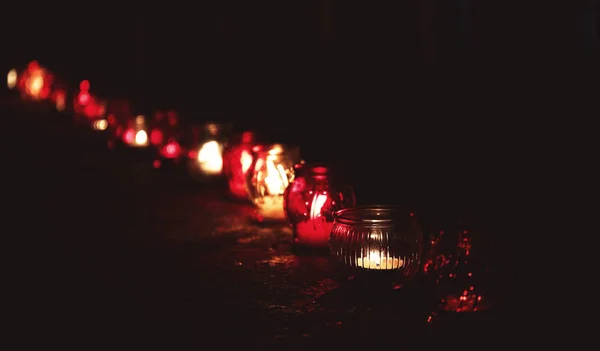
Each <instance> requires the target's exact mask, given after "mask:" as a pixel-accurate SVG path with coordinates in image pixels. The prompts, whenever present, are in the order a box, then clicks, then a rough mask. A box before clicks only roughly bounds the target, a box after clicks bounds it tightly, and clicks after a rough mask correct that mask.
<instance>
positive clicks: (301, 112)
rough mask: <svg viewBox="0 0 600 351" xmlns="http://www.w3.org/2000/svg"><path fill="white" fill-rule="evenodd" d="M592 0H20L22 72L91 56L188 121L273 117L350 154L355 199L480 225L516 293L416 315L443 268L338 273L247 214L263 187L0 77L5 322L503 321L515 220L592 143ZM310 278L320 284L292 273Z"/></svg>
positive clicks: (527, 213) (143, 99)
mask: <svg viewBox="0 0 600 351" xmlns="http://www.w3.org/2000/svg"><path fill="white" fill-rule="evenodd" d="M583 3H584V2H581V4H583ZM581 4H579V2H578V3H577V4H572V6H566V5H564V4H562V5H561V6H558V5H554V4H551V2H544V4H540V5H539V6H534V5H533V4H522V3H521V2H517V1H496V0H494V1H474V0H472V1H470V0H455V1H440V0H423V1H416V0H415V1H403V2H397V3H394V4H392V3H390V4H383V3H382V4H379V3H375V2H373V3H369V4H366V2H365V3H362V4H352V3H351V2H345V1H325V0H322V1H301V2H293V3H292V2H290V3H288V2H282V1H279V2H275V1H274V2H264V3H263V2H260V3H251V2H243V3H242V2H233V1H219V2H216V1H213V2H207V3H198V4H193V5H194V6H192V5H188V6H184V7H182V8H177V7H175V6H174V5H168V4H166V5H164V6H163V4H161V5H148V6H147V7H145V8H143V9H139V11H138V12H137V13H133V12H127V11H130V10H127V9H124V8H123V9H121V8H112V7H111V8H103V9H94V8H93V7H92V8H91V9H90V10H89V11H84V10H82V9H79V8H77V9H74V8H64V9H58V8H54V9H47V10H42V9H39V11H34V13H30V11H25V10H24V9H22V10H21V11H20V12H15V16H13V17H11V18H8V19H7V20H5V21H4V20H3V21H2V23H1V24H0V31H1V32H2V33H5V34H4V35H3V43H2V45H3V48H6V50H4V49H3V54H2V57H1V58H0V67H2V69H3V70H4V69H5V68H6V69H5V71H7V72H8V69H10V68H12V67H19V68H23V67H25V66H26V65H27V64H28V63H29V62H30V61H31V60H34V59H35V60H39V62H40V63H41V64H42V65H43V66H45V67H48V68H49V69H50V70H52V72H53V73H55V74H56V75H57V76H59V77H61V79H64V80H65V81H67V82H68V84H69V94H73V92H74V91H75V90H76V89H77V86H79V82H81V81H82V80H84V79H87V80H89V81H90V84H91V90H92V91H93V92H94V94H98V95H99V96H102V97H103V98H106V99H116V98H122V99H125V100H127V101H130V102H131V105H132V106H133V110H134V113H135V114H146V115H151V114H153V113H154V112H155V111H157V110H166V109H174V110H176V111H178V112H179V113H180V114H181V116H182V120H185V122H186V123H187V124H192V123H193V122H198V123H200V122H204V121H209V120H210V121H213V120H214V121H219V122H231V123H233V124H234V125H235V127H234V130H235V131H236V132H239V131H243V130H247V129H255V130H258V131H260V132H261V133H263V134H264V135H265V139H269V140H272V141H277V142H282V143H285V144H291V145H298V146H299V147H300V150H301V154H302V158H303V159H305V160H308V161H326V162H329V163H332V164H335V165H337V166H339V168H340V170H341V173H342V174H343V175H344V177H345V178H347V179H348V181H349V183H350V184H352V186H353V188H354V190H355V192H356V197H357V203H358V204H393V205H398V206H401V207H406V208H409V209H411V210H414V211H415V212H416V213H417V214H418V218H419V220H420V221H421V223H422V226H423V228H424V230H425V232H426V233H425V234H426V235H429V234H431V233H439V232H440V231H441V230H448V231H452V233H454V234H456V233H460V232H461V231H462V229H464V228H463V226H465V227H468V228H469V230H474V231H477V232H481V233H485V234H484V235H483V236H482V237H483V239H482V241H483V243H482V244H481V245H482V247H484V248H485V250H486V253H487V254H488V257H489V260H490V261H494V262H495V265H492V268H490V271H492V272H493V273H494V274H496V275H497V276H500V277H501V279H500V280H499V281H501V283H496V288H498V285H500V286H501V287H500V288H499V289H497V290H496V291H497V294H498V295H501V296H502V298H499V299H498V302H497V306H501V308H502V309H501V311H500V312H498V314H494V313H495V312H489V311H486V312H485V313H482V314H480V315H482V317H481V318H480V319H478V317H471V316H472V315H469V314H462V315H461V314H459V316H456V315H454V314H449V315H450V316H451V317H449V318H448V319H444V321H443V322H440V323H435V324H432V325H433V326H432V327H423V328H422V325H421V324H417V323H416V322H414V321H416V320H419V321H420V322H422V320H421V319H424V320H425V319H426V318H427V312H429V311H430V309H431V306H430V303H431V301H430V300H427V301H425V299H426V298H428V297H430V296H429V295H428V294H431V290H428V287H427V284H428V282H422V281H419V284H422V285H423V286H420V285H419V284H417V287H416V288H413V287H409V288H407V289H404V290H403V289H400V288H398V289H395V290H390V289H388V291H385V292H383V293H381V294H380V295H377V293H375V296H373V295H370V294H372V293H373V291H371V290H370V289H369V287H365V286H362V287H359V288H357V287H356V286H357V284H359V283H357V282H356V281H344V279H342V278H339V277H337V276H335V274H333V273H332V272H330V269H329V268H328V266H327V265H326V264H325V263H324V261H323V260H324V259H323V258H322V257H320V256H322V255H320V254H321V252H311V251H302V250H298V249H297V248H294V247H291V246H292V244H291V243H290V242H289V239H282V237H285V235H286V233H287V232H286V231H285V228H276V230H275V229H272V228H271V229H269V228H261V227H260V226H257V225H251V224H248V223H246V222H243V221H242V222H241V223H238V222H237V221H239V218H237V217H235V216H233V215H231V216H229V215H228V214H227V211H228V210H229V209H231V212H232V213H233V212H235V211H237V212H239V213H246V212H244V211H250V210H249V209H248V208H249V205H248V204H243V203H235V204H234V203H233V201H229V200H227V197H226V196H225V195H223V194H222V192H221V191H220V190H221V189H222V188H224V184H221V183H220V182H218V181H217V182H213V183H209V182H204V183H201V184H199V183H198V182H196V181H195V180H194V181H192V180H190V179H189V178H188V177H187V173H186V171H185V170H183V171H182V170H181V169H178V170H177V169H176V170H173V171H168V170H165V171H164V172H162V173H159V172H158V171H156V170H154V169H153V168H152V164H151V161H150V160H151V159H152V158H153V157H154V156H155V154H151V155H141V154H133V153H131V152H122V151H108V150H106V149H105V140H104V139H102V138H99V137H98V136H97V135H96V134H93V135H92V131H91V130H90V128H89V126H88V125H87V124H86V125H85V128H83V127H80V126H78V127H74V126H73V125H72V124H73V123H72V122H73V119H74V118H73V116H72V115H71V112H72V111H67V112H65V113H63V114H59V113H56V112H55V111H50V110H51V109H50V108H48V106H45V105H36V106H33V105H27V104H25V103H23V102H21V101H20V100H19V101H17V100H18V97H16V95H14V96H13V95H10V94H9V92H7V91H5V90H6V89H4V88H3V90H2V92H3V93H6V94H3V97H2V98H3V100H2V111H1V112H0V114H1V115H0V117H1V118H0V120H2V122H1V123H2V126H3V130H4V131H6V133H5V134H6V135H5V140H6V141H7V142H8V144H9V145H10V147H9V148H7V149H5V150H7V151H6V152H5V153H6V155H8V156H9V157H8V158H7V161H6V166H5V171H4V173H5V174H7V175H8V176H9V180H7V181H6V185H5V187H6V188H7V193H8V194H9V195H8V196H7V197H6V198H5V201H6V203H7V208H10V210H9V211H10V212H8V216H9V217H10V218H11V220H10V221H9V223H11V224H10V225H9V226H10V227H11V228H12V229H7V230H6V232H7V233H6V234H7V235H6V239H5V240H6V244H7V247H8V248H9V251H12V255H10V261H11V263H10V267H11V271H12V273H11V275H12V276H11V277H10V278H11V280H12V279H13V278H14V281H15V284H14V285H13V286H15V287H17V288H18V289H15V290H16V291H14V294H15V296H14V298H13V299H11V301H14V306H13V307H14V310H15V311H14V312H15V313H14V316H15V317H14V319H13V320H12V322H11V324H12V325H13V329H14V330H15V331H18V332H19V333H18V334H19V335H18V336H19V337H20V338H21V339H30V340H31V339H35V338H33V337H31V335H32V334H35V335H38V336H39V338H41V339H43V340H48V341H47V344H46V345H49V344H53V343H54V342H58V341H63V340H71V341H72V342H74V343H75V342H76V341H78V339H82V340H83V341H85V342H87V343H92V344H93V341H94V340H99V341H98V342H99V343H100V342H106V343H107V344H110V343H111V342H112V341H115V340H126V341H127V342H128V344H130V345H132V346H139V345H147V344H151V345H152V344H154V341H155V339H157V340H158V339H160V340H161V341H165V343H166V344H167V345H169V347H168V348H177V347H178V346H179V345H176V344H177V343H178V342H180V343H182V344H190V343H191V344H204V343H205V341H208V340H210V341H211V342H212V341H214V340H225V341H227V344H228V345H229V344H235V346H240V345H244V346H252V347H255V348H267V347H280V348H286V349H294V348H295V349H303V347H310V348H317V349H318V348H319V346H322V347H323V348H325V347H327V346H329V345H330V344H331V345H342V346H343V347H349V348H351V347H352V346H356V345H359V344H360V345H361V346H362V345H367V344H369V345H370V344H371V341H373V342H374V344H376V345H379V344H382V345H383V344H385V342H386V341H388V340H392V339H394V338H395V333H396V332H398V328H404V329H403V330H402V331H401V332H402V333H404V334H402V335H408V334H411V335H414V336H415V340H411V342H413V343H414V344H415V345H425V346H429V341H431V342H434V341H437V340H442V339H443V338H446V337H448V338H450V335H452V336H455V335H458V334H459V333H462V331H464V330H465V329H460V328H466V329H468V330H471V331H473V333H475V331H477V332H476V334H477V335H475V336H474V338H475V337H477V336H479V337H480V338H481V339H489V340H498V338H500V337H502V336H503V335H504V334H503V333H504V331H506V330H508V331H511V330H514V329H517V326H516V325H514V324H513V322H512V321H514V320H516V319H518V318H519V314H520V312H521V311H520V309H519V308H518V307H517V304H519V303H520V302H519V301H516V300H515V299H518V298H519V296H520V295H519V293H520V292H517V291H516V290H517V288H516V286H517V285H518V284H517V283H516V282H515V279H516V278H514V276H515V275H516V274H517V268H519V267H521V264H522V262H521V261H520V259H518V258H517V257H520V252H519V251H521V250H522V249H523V248H522V247H521V246H523V245H524V244H522V241H521V239H520V238H521V236H517V234H519V232H521V231H525V229H523V228H525V224H524V223H526V222H531V221H535V219H534V218H535V217H536V215H535V214H534V212H541V207H542V206H539V205H537V203H538V202H540V200H541V201H542V202H546V206H548V204H553V203H556V202H558V203H562V204H564V203H569V202H563V200H562V199H559V197H561V196H562V195H561V194H558V193H559V192H560V191H558V190H556V193H555V192H554V191H555V190H554V189H555V184H557V183H558V182H559V180H564V179H567V177H569V176H571V177H572V175H571V174H572V172H573V171H572V168H570V167H562V166H561V165H564V164H584V165H588V164H589V162H590V161H589V159H588V157H587V152H585V150H593V149H594V148H593V147H592V146H591V145H588V144H591V143H590V142H589V141H591V140H595V139H594V137H588V136H587V134H589V133H590V131H591V130H592V129H591V128H590V127H589V125H590V123H589V121H593V119H594V118H595V117H596V116H597V115H598V96H600V91H599V90H600V89H599V88H598V78H599V77H600V75H599V74H598V73H600V72H599V70H598V59H599V57H600V55H599V49H598V48H599V42H598V37H599V33H598V28H599V27H600V25H599V22H600V19H599V15H598V12H599V10H598V1H588V2H586V3H585V4H584V5H581ZM72 6H75V5H72ZM3 85H4V82H3ZM74 87H75V88H74ZM5 95H6V96H7V98H6V99H4V96H5ZM69 98H70V99H72V98H73V96H69ZM11 99H12V100H11ZM15 101H17V102H15ZM69 103H70V102H69ZM187 124H186V125H187ZM84 129H85V130H84ZM574 149H575V150H576V151H577V152H573V151H572V150H574ZM582 150H583V151H582ZM221 182H222V180H221ZM223 183H224V182H223ZM215 194H217V195H215ZM234 210H235V211H234ZM237 212H236V213H237ZM239 213H238V214H239ZM238 217H240V216H238ZM182 218H184V219H182ZM187 218H191V219H193V222H194V223H193V224H190V223H187V222H186V219H187ZM244 218H245V217H244ZM236 226H237V227H236ZM223 227H226V228H228V229H227V230H225V229H222V228H223ZM250 227H251V228H252V229H251V230H250V229H248V228H250ZM240 228H241V229H240ZM197 233H202V235H204V236H205V237H203V238H201V239H199V238H198V236H197ZM223 233H225V234H223ZM257 233H258V234H257ZM265 233H267V234H265ZM261 235H262V236H261ZM256 237H260V238H259V239H256ZM452 240H453V241H452V245H454V243H455V242H456V240H457V239H456V238H454V237H453V238H452ZM523 240H525V239H523ZM10 249H14V250H10ZM271 256H273V257H275V258H278V259H277V260H275V259H274V258H273V257H271ZM289 256H294V257H293V258H289ZM282 257H283V258H282ZM286 257H288V258H287V259H289V260H290V262H288V261H285V258H286ZM498 262H500V263H498ZM303 265H304V266H303ZM265 267H267V268H265ZM282 267H283V268H282ZM274 276H275V277H276V278H273V277H274ZM315 277H317V278H318V279H317V278H315ZM269 279H273V280H269ZM311 284H312V285H311ZM386 284H387V282H386ZM308 285H311V286H310V287H307V286H308ZM333 285H335V287H331V286H333ZM367 285H368V284H367ZM388 285H389V284H388ZM308 288H312V289H313V290H318V291H319V294H317V293H314V291H313V293H314V295H311V296H310V299H308V298H306V296H307V295H308V293H305V292H302V293H299V292H298V291H305V290H301V289H308ZM319 289H321V290H322V291H321V290H319ZM327 289H330V290H327ZM419 289H422V290H419ZM326 290H327V291H326ZM397 290H399V291H397ZM400 295H401V296H400ZM264 296H267V297H264ZM303 299H308V300H310V301H309V302H302V301H304V300H303ZM511 299H513V300H515V301H516V302H515V303H514V304H513V303H512V302H511V301H513V300H511ZM280 300H281V301H280ZM308 300H307V301H308ZM400 300H402V303H400V302H398V303H396V302H395V301H400ZM413 300H414V301H415V302H414V304H412V303H410V302H407V301H413ZM417 300H418V301H417ZM265 301H266V302H265ZM299 301H300V302H302V303H303V304H300V302H299ZM312 305H315V306H317V307H314V308H313V310H310V311H309V309H310V308H309V307H307V306H312ZM282 306H283V307H282ZM348 306H353V307H352V308H349V307H348ZM386 306H391V307H390V308H386ZM411 307H414V309H411ZM319 309H320V310H319ZM314 310H317V311H319V313H321V314H319V315H318V316H319V317H314V314H311V313H312V312H314ZM274 311H275V312H274ZM495 311H497V310H495ZM309 312H310V313H309ZM402 314H406V315H410V318H408V317H407V319H401V318H398V315H402ZM465 315H466V317H464V316H465ZM11 316H12V313H11ZM390 316H392V317H390ZM422 317H423V318H422ZM311 318H312V319H311ZM327 318H329V319H327ZM336 318H338V319H339V320H335V319H336ZM436 318H437V316H436ZM440 318H441V317H440ZM381 320H384V321H386V322H385V323H382V325H379V321H381ZM413 322H414V323H413ZM420 322H419V323H420ZM346 323H347V324H348V326H347V327H346ZM386 323H387V324H386ZM394 323H396V324H394ZM325 324H326V325H327V328H326V329H325V331H324V329H322V326H323V325H325ZM320 328H321V329H320ZM38 330H39V331H40V332H39V333H38ZM291 330H293V332H292V331H291ZM34 331H35V332H34ZM59 331H60V332H59ZM21 334H22V337H21ZM64 334H69V335H64ZM292 334H293V335H292ZM15 335H16V334H15ZM282 335H283V336H282ZM306 335H310V337H309V336H306ZM312 336H314V338H312ZM163 339H164V340H163ZM417 339H418V340H417ZM173 340H176V341H177V342H175V341H173ZM315 340H316V341H315ZM340 340H342V341H343V342H340ZM432 340H433V341H432ZM38 341H40V340H32V342H34V343H36V342H38ZM319 341H321V342H322V343H321V345H319ZM157 345H158V344H154V345H153V346H157ZM365 347H366V346H365ZM84 348H85V347H84Z"/></svg>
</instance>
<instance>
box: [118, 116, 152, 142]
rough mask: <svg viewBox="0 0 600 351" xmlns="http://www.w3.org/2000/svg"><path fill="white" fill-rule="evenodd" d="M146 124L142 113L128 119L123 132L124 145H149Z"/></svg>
mask: <svg viewBox="0 0 600 351" xmlns="http://www.w3.org/2000/svg"><path fill="white" fill-rule="evenodd" d="M148 137H149V136H148V125H147V123H146V118H145V117H144V116H143V115H138V116H137V117H136V118H135V119H134V120H133V121H129V123H128V128H127V129H126V130H125V131H124V132H123V142H124V143H125V145H126V146H130V147H137V148H145V147H148V146H149V145H150V140H149V138H148Z"/></svg>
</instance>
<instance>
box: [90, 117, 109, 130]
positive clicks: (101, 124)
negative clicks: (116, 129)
mask: <svg viewBox="0 0 600 351" xmlns="http://www.w3.org/2000/svg"><path fill="white" fill-rule="evenodd" d="M92 127H93V128H94V130H106V128H108V122H107V121H106V120H105V119H100V120H97V121H95V122H94V124H93V126H92Z"/></svg>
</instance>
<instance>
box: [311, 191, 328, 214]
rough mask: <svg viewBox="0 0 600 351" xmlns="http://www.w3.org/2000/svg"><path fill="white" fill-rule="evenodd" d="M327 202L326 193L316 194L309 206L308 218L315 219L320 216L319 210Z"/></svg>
mask: <svg viewBox="0 0 600 351" xmlns="http://www.w3.org/2000/svg"><path fill="white" fill-rule="evenodd" d="M326 202H327V195H326V194H318V195H315V197H313V201H312V206H311V207H310V218H311V219H316V218H317V217H320V216H321V210H322V209H323V206H324V205H325V203H326Z"/></svg>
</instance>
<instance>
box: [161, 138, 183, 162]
mask: <svg viewBox="0 0 600 351" xmlns="http://www.w3.org/2000/svg"><path fill="white" fill-rule="evenodd" d="M180 152H181V147H180V146H179V144H178V143H177V142H175V141H171V142H169V143H168V144H167V145H165V146H164V147H163V149H162V155H163V156H164V157H166V158H176V157H178V156H179V154H180Z"/></svg>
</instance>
